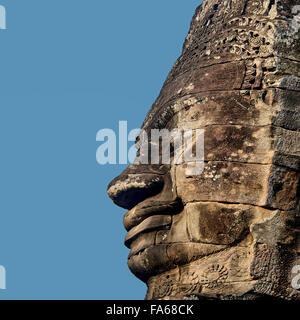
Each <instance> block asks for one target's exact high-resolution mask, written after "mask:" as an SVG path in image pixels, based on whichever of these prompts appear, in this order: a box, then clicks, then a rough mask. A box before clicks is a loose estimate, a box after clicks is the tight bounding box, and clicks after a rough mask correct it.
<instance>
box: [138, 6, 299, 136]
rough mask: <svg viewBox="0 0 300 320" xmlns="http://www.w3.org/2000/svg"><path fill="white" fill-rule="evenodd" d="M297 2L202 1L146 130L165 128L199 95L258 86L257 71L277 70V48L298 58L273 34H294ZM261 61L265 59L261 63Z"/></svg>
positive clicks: (288, 45) (292, 48) (146, 122)
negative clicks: (291, 32) (290, 32)
mask: <svg viewBox="0 0 300 320" xmlns="http://www.w3.org/2000/svg"><path fill="white" fill-rule="evenodd" d="M297 2H298V1H297V0H290V1H284V2H278V1H272V0H250V1H245V0H244V1H241V0H228V1H225V0H224V1H211V0H209V1H204V2H203V4H202V5H200V6H199V7H198V8H197V10H196V13H195V15H194V17H193V20H192V22H191V28H190V31H189V34H188V36H187V38H186V40H185V43H184V46H183V51H182V55H181V56H180V57H179V59H178V60H177V61H176V63H175V65H174V67H173V69H172V70H171V72H170V73H169V75H168V77H167V80H166V82H165V83H164V86H163V88H162V90H161V92H160V95H159V97H158V98H157V100H156V101H155V103H154V104H153V106H152V108H151V109H150V111H149V113H148V115H147V117H146V119H145V121H144V123H143V126H142V128H143V129H145V130H146V131H148V130H149V129H151V128H165V127H166V126H167V124H169V122H170V120H172V118H173V116H174V114H176V113H177V112H178V111H179V110H182V108H184V107H186V106H185V104H184V103H183V101H184V100H189V99H193V97H194V96H195V95H196V94H199V93H202V92H215V91H216V92H226V91H228V92H229V91H236V90H243V89H247V90H248V89H257V88H260V86H261V82H260V80H261V79H260V77H259V74H258V72H262V69H263V68H265V69H266V68H268V67H269V68H272V67H274V66H276V63H277V62H276V61H271V60H270V59H267V58H268V57H270V56H272V55H275V56H276V55H277V52H276V50H277V49H279V51H281V52H280V54H278V56H281V57H284V55H286V56H287V57H291V56H293V57H296V59H295V60H297V56H299V48H298V47H297V46H295V45H294V46H293V44H292V43H289V44H287V43H285V44H282V42H281V41H280V39H278V37H277V38H276V36H274V35H276V34H278V30H279V29H280V30H281V33H282V35H283V38H284V37H285V35H284V33H285V32H289V31H290V29H289V28H290V25H291V24H292V18H293V17H294V15H293V13H292V10H293V9H292V8H293V6H295V5H297ZM282 18H284V20H283V19H282ZM285 38H286V37H285ZM290 38H291V37H290ZM298 44H299V42H298ZM259 58H260V59H262V60H261V61H257V59H259ZM270 65H271V67H270ZM259 69H260V70H259ZM255 73H256V74H255ZM267 86H268V84H266V87H267ZM191 101H192V100H191ZM191 103H192V102H191ZM173 125H174V123H173Z"/></svg>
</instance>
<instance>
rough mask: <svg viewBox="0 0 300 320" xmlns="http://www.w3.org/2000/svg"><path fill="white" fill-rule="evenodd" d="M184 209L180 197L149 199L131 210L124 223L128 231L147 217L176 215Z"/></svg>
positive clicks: (125, 216)
mask: <svg viewBox="0 0 300 320" xmlns="http://www.w3.org/2000/svg"><path fill="white" fill-rule="evenodd" d="M182 209H183V205H182V202H181V200H180V199H172V200H155V201H154V200H153V199H149V200H146V201H143V202H142V203H140V204H138V205H137V206H135V207H134V208H133V209H131V210H129V211H128V212H127V213H126V214H125V215H124V218H123V224H124V227H125V229H126V230H127V231H130V230H131V229H132V228H134V227H136V226H138V225H139V224H140V223H142V222H143V221H144V220H145V219H147V218H149V217H151V216H157V215H174V214H177V213H179V212H180V211H181V210H182Z"/></svg>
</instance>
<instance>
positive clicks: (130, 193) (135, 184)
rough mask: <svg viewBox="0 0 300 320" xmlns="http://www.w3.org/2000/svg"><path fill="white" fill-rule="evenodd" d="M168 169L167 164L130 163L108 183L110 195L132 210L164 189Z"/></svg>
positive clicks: (117, 202) (114, 200)
mask: <svg viewBox="0 0 300 320" xmlns="http://www.w3.org/2000/svg"><path fill="white" fill-rule="evenodd" d="M166 171H167V169H166V168H165V166H144V165H130V166H129V167H128V168H127V169H126V170H124V171H123V172H122V174H121V175H120V176H118V177H117V178H115V179H114V180H113V181H112V182H111V183H110V184H109V185H108V188H107V193H108V196H109V197H110V198H111V199H112V200H113V202H114V203H115V204H117V205H118V206H120V207H122V208H124V209H128V210H130V209H132V208H133V207H135V206H136V205H137V204H138V203H140V202H142V201H144V200H145V199H147V198H149V197H152V196H154V195H156V194H158V193H159V192H160V191H161V190H162V188H163V185H164V174H165V173H166Z"/></svg>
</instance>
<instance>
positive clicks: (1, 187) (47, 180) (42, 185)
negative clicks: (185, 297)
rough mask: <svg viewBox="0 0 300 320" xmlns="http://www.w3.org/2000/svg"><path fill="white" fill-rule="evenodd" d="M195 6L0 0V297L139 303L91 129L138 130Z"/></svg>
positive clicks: (141, 291)
mask: <svg viewBox="0 0 300 320" xmlns="http://www.w3.org/2000/svg"><path fill="white" fill-rule="evenodd" d="M200 3H201V1H200V0H198V1H195V0H163V1H161V0H152V1H144V0H142V1H141V0H127V1H124V0H118V1H117V0H110V1H99V0H87V1H78V0H63V1H61V0H60V1H58V0H51V1H50V0H48V1H47V0H44V1H40V0H0V5H4V6H5V7H6V10H7V30H0V42H1V50H0V58H1V59H0V70H1V76H0V99H1V100H0V101H1V102H0V139H1V158H0V164H1V166H0V177H1V179H0V192H1V197H0V199H1V201H0V228H1V232H0V265H3V266H4V267H5V268H6V271H7V289H6V290H0V299H143V298H144V296H145V293H146V287H145V285H144V284H143V283H142V282H140V281H139V280H137V279H136V278H135V277H134V276H133V275H132V274H131V273H130V272H129V270H128V268H127V265H126V260H127V255H128V249H126V248H125V247H124V245H123V240H124V237H125V230H124V228H123V225H122V217H123V214H124V213H125V211H124V210H123V209H121V208H118V207H117V206H115V205H114V204H113V203H112V202H111V200H110V199H109V198H108V197H107V195H106V187H107V184H108V183H109V182H110V180H112V179H113V178H114V177H115V176H117V175H118V174H119V173H120V172H122V170H123V169H124V168H125V167H126V166H124V165H123V166H122V165H116V166H100V165H99V164H97V162H96V158H95V154H96V149H97V147H98V146H99V143H97V142H96V141H95V137H96V133H97V131H98V130H100V129H103V128H111V129H114V130H116V132H117V129H118V122H119V121H120V120H127V121H128V126H129V129H134V128H138V127H140V126H141V124H142V122H143V119H144V117H145V115H146V113H147V111H148V110H149V108H150V106H151V105H152V103H153V102H154V100H155V99H156V97H157V95H158V93H159V91H160V89H161V86H162V84H163V82H164V80H165V78H166V76H167V74H168V72H169V71H170V69H171V67H172V65H173V64H174V62H175V60H176V58H177V57H178V56H179V55H180V52H181V48H182V45H183V42H184V38H185V36H186V35H187V32H188V29H189V24H190V21H191V18H192V16H193V14H194V11H195V9H196V7H197V6H198V5H199V4H200Z"/></svg>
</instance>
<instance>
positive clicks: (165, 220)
mask: <svg viewBox="0 0 300 320" xmlns="http://www.w3.org/2000/svg"><path fill="white" fill-rule="evenodd" d="M171 224H172V216H170V215H153V216H151V217H148V218H147V219H145V220H144V221H143V222H141V223H140V224H139V225H137V226H135V227H133V228H132V229H131V230H130V231H129V232H128V233H127V235H126V237H125V245H126V247H128V248H130V245H131V243H132V242H133V241H134V240H135V239H136V238H137V237H138V236H139V235H140V234H141V233H145V232H148V231H151V230H155V229H168V228H169V227H170V226H171Z"/></svg>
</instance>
